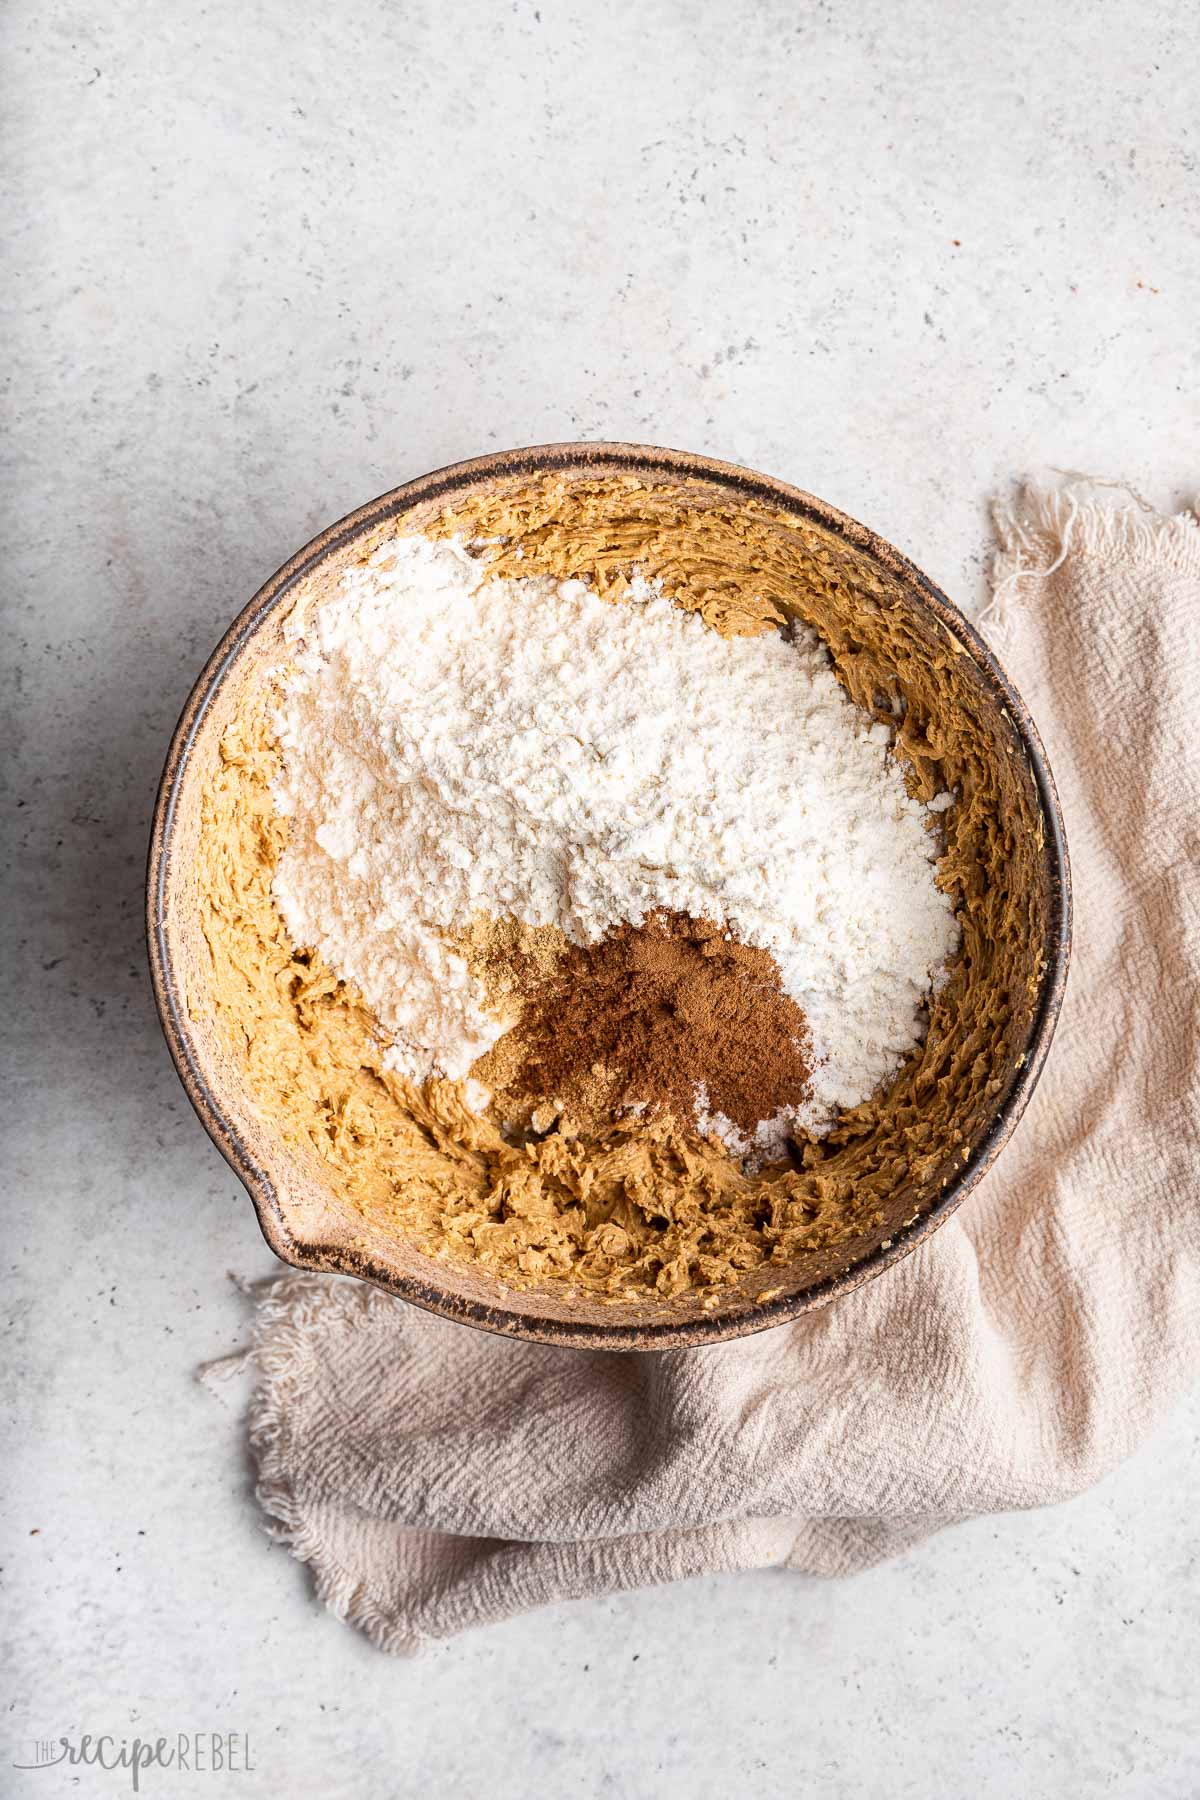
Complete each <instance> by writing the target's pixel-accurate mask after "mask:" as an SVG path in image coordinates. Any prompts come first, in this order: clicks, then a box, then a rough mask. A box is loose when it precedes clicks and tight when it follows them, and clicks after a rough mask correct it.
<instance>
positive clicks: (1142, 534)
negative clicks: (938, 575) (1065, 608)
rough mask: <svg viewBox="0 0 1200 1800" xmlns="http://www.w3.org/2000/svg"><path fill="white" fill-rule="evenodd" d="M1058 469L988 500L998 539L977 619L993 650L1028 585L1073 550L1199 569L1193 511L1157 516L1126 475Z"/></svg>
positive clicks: (1002, 641) (1007, 638) (1003, 639)
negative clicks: (1058, 477)
mask: <svg viewBox="0 0 1200 1800" xmlns="http://www.w3.org/2000/svg"><path fill="white" fill-rule="evenodd" d="M1060 473H1061V474H1062V475H1063V476H1064V477H1065V479H1064V480H1063V481H1062V482H1060V483H1059V484H1058V485H1052V484H1049V483H1043V482H1040V481H1027V482H1026V483H1024V485H1023V486H1022V487H1021V489H1020V490H1019V492H1018V493H1017V494H1016V496H1015V497H1014V498H1006V499H998V500H996V501H994V502H993V504H992V522H993V524H994V526H995V531H996V541H997V549H996V553H995V557H994V559H993V562H992V598H991V600H990V602H989V603H988V605H987V606H986V607H985V608H984V610H983V612H982V613H981V614H980V616H979V626H980V629H981V631H982V632H983V634H984V636H985V637H986V638H987V639H988V640H989V642H991V643H992V644H994V645H995V646H996V647H997V648H998V649H1004V648H1005V647H1006V646H1007V645H1008V644H1009V643H1010V642H1011V638H1012V630H1013V618H1014V614H1015V613H1016V612H1017V611H1019V609H1020V605H1021V600H1022V596H1023V593H1024V591H1025V589H1026V587H1027V585H1028V584H1035V585H1038V586H1040V585H1041V584H1042V583H1043V582H1045V581H1048V580H1049V579H1050V577H1051V576H1052V575H1053V574H1054V572H1055V570H1056V569H1059V568H1061V567H1062V564H1063V563H1064V562H1065V561H1066V559H1067V557H1068V556H1069V555H1071V554H1072V553H1074V554H1076V555H1084V556H1095V557H1099V558H1102V559H1103V560H1105V561H1106V562H1109V563H1119V562H1121V561H1123V560H1125V559H1126V558H1128V557H1131V556H1137V557H1138V558H1139V559H1141V560H1143V561H1145V560H1150V561H1154V562H1158V563H1163V564H1165V565H1166V566H1167V567H1169V568H1175V569H1177V570H1178V571H1179V573H1180V574H1187V575H1196V574H1198V573H1200V520H1198V519H1197V516H1196V513H1195V511H1192V512H1186V513H1178V514H1176V515H1175V516H1174V517H1173V518H1172V517H1164V516H1162V515H1161V514H1159V513H1157V512H1155V511H1154V510H1153V508H1151V507H1150V506H1149V505H1148V503H1147V502H1146V501H1145V500H1143V498H1142V496H1141V495H1140V494H1139V493H1137V491H1136V490H1135V489H1134V488H1131V487H1129V486H1128V485H1127V484H1126V483H1125V482H1120V481H1105V480H1101V479H1100V478H1098V477H1095V476H1090V475H1082V474H1080V473H1079V472H1078V471H1077V470H1074V469H1069V470H1063V471H1060ZM1103 489H1107V490H1110V497H1108V498H1101V497H1099V496H1098V494H1097V490H1103ZM1113 494H1123V495H1126V496H1128V497H1129V498H1130V499H1131V500H1132V501H1133V504H1132V505H1130V504H1120V503H1116V502H1114V500H1113V498H1112V497H1111V495H1113Z"/></svg>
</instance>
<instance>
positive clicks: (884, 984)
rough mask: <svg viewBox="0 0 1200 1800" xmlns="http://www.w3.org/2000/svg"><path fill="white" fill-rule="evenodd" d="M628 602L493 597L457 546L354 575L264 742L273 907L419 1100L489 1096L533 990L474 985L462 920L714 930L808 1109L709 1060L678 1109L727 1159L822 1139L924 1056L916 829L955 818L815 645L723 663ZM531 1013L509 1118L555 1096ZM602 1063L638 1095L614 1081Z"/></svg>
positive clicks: (643, 600)
mask: <svg viewBox="0 0 1200 1800" xmlns="http://www.w3.org/2000/svg"><path fill="white" fill-rule="evenodd" d="M620 598H621V599H622V600H624V602H625V603H624V604H616V603H614V600H613V599H612V598H608V597H602V596H601V595H600V594H599V593H597V592H596V591H594V590H593V589H592V588H590V587H589V586H588V584H587V583H586V582H584V581H582V580H579V579H577V578H569V579H559V578H555V577H548V576H534V577H530V578H520V579H496V578H493V577H491V576H489V572H488V568H487V565H486V563H485V562H483V561H481V560H479V559H478V558H477V557H476V556H475V555H473V554H472V553H471V549H470V548H468V546H467V545H466V544H464V543H463V542H461V541H455V540H431V539H425V538H420V537H408V538H401V539H397V540H395V541H394V542H392V543H389V544H386V545H384V546H383V547H382V548H381V549H380V550H378V551H377V552H376V553H375V554H374V555H373V556H372V557H371V558H370V559H369V560H368V561H367V562H366V563H365V564H364V565H362V566H359V567H358V568H355V569H352V570H351V571H349V572H348V573H347V574H346V575H345V576H344V577H343V580H342V587H341V592H340V593H339V594H338V595H337V596H336V597H335V598H334V599H332V600H331V601H329V602H327V603H326V604H325V605H323V606H321V607H320V608H319V609H317V611H316V612H315V614H314V616H313V617H312V619H311V620H309V621H307V622H306V623H305V624H304V626H303V635H302V638H301V640H300V642H299V644H298V647H297V653H296V659H295V670H294V673H293V674H292V676H291V678H290V680H289V682H288V686H287V691H286V693H285V696H284V700H283V704H282V706H281V708H280V710H279V714H278V717H277V719H276V729H277V733H278V740H279V744H280V747H281V749H282V753H283V761H282V768H281V771H280V773H279V775H278V777H277V779H276V782H275V786H274V793H275V799H276V804H277V806H278V807H279V810H280V811H281V812H282V813H283V814H284V815H286V817H287V819H288V837H287V844H286V847H285V849H284V851H283V854H282V856H281V857H280V859H279V863H278V867H277V869H276V873H275V880H274V893H275V897H276V900H277V902H278V904H279V907H280V910H281V912H282V914H283V917H284V919H285V921H286V924H287V926H288V929H289V932H290V933H291V935H292V938H293V939H294V941H295V942H296V944H298V945H300V946H303V947H305V948H308V949H312V950H315V951H316V952H318V953H319V955H320V956H321V957H322V958H323V959H324V961H325V962H327V963H328V964H329V965H330V966H331V967H332V968H333V970H334V971H335V972H336V973H337V975H338V976H339V977H341V978H342V979H343V980H345V981H347V982H350V983H353V984H354V985H355V986H356V987H357V988H358V989H359V990H360V991H361V993H362V996H363V998H364V1000H365V1001H366V1003H367V1005H368V1006H369V1007H370V1009H371V1010H372V1012H373V1013H374V1014H375V1015H376V1017H377V1018H378V1020H379V1022H380V1024H381V1026H382V1027H383V1029H384V1030H385V1031H386V1032H387V1034H388V1036H389V1038H390V1048H389V1050H388V1052H387V1055H386V1057H385V1062H386V1063H387V1064H388V1065H389V1066H390V1067H392V1068H394V1069H396V1070H397V1071H399V1072H401V1073H403V1074H405V1075H408V1076H411V1077H413V1078H414V1079H418V1080H421V1079H425V1078H427V1077H429V1076H431V1075H446V1076H449V1077H453V1078H461V1077H464V1076H466V1075H467V1074H468V1072H469V1071H470V1070H471V1069H472V1067H473V1066H475V1068H476V1073H477V1074H479V1075H480V1077H481V1079H485V1080H486V1079H487V1075H486V1074H485V1073H484V1072H483V1065H480V1064H479V1059H480V1058H484V1061H485V1064H486V1060H487V1056H488V1053H489V1052H492V1051H494V1049H495V1047H496V1046H497V1044H498V1043H499V1042H500V1040H501V1039H503V1038H504V1037H505V1035H506V1033H508V1032H509V1031H510V1030H511V1029H513V1028H514V1027H516V1026H517V1025H518V1022H519V1021H521V1020H522V1019H523V1014H524V1009H525V1005H526V998H527V996H526V994H525V993H524V991H523V987H522V982H521V981H520V980H514V979H513V976H512V973H511V972H510V977H509V979H508V980H507V982H504V981H491V982H489V981H487V980H485V979H483V978H481V975H480V973H479V972H478V970H477V968H476V967H475V966H473V964H472V961H471V958H470V956H469V955H468V954H467V947H466V946H464V944H463V943H462V941H461V937H462V933H463V931H464V929H467V928H468V923H469V922H470V921H472V920H475V919H478V918H479V917H480V916H482V917H483V918H484V919H485V920H489V919H490V920H495V919H512V920H515V921H516V922H517V924H518V925H519V926H521V927H524V928H528V929H532V930H535V931H537V930H542V931H547V930H548V931H552V932H555V933H557V934H559V935H560V936H561V938H562V939H563V940H564V941H565V943H566V944H568V945H570V946H573V947H575V949H576V950H583V949H586V948H588V947H590V946H597V945H602V944H604V943H609V944H615V945H617V946H619V947H621V948H620V949H619V951H618V955H627V954H628V953H629V951H630V946H631V939H630V937H629V936H628V934H627V935H626V936H625V937H622V936H621V935H620V933H621V931H622V928H624V927H632V928H634V929H635V930H638V929H641V930H645V929H646V927H647V921H648V920H649V921H655V920H659V921H661V920H662V919H663V918H667V917H669V918H671V919H676V920H678V919H685V920H690V921H692V922H701V921H704V922H707V926H706V928H708V927H711V928H714V929H715V930H716V931H717V933H718V934H728V937H727V938H726V937H724V936H722V937H720V941H722V942H726V941H728V942H731V943H734V944H736V945H737V946H738V947H739V948H741V949H744V950H746V951H755V950H756V951H758V952H763V953H765V954H766V958H767V963H768V964H771V966H772V968H773V970H777V982H778V1002H779V1003H780V1004H782V1003H784V1002H785V1001H786V1002H790V1003H791V1006H792V1009H793V1014H794V1021H793V1023H794V1025H795V1028H794V1030H793V1031H792V1032H791V1034H790V1036H789V1039H788V1042H789V1044H792V1045H794V1046H799V1045H801V1044H803V1046H804V1049H803V1061H804V1064H805V1065H806V1073H807V1075H808V1082H807V1088H806V1091H805V1093H804V1094H803V1095H797V1093H796V1088H795V1084H794V1083H789V1084H785V1085H786V1094H785V1093H784V1092H783V1091H782V1090H780V1089H779V1088H778V1086H777V1085H776V1086H775V1087H773V1086H772V1084H771V1082H770V1081H765V1082H764V1084H763V1086H762V1090H761V1094H760V1101H759V1107H758V1111H757V1116H756V1117H753V1116H751V1115H752V1114H753V1113H754V1112H755V1107H754V1105H753V1104H752V1103H746V1102H745V1100H744V1097H743V1098H742V1099H739V1100H737V1101H733V1100H729V1099H728V1095H727V1094H726V1090H725V1089H724V1088H723V1087H722V1086H721V1085H720V1081H719V1070H718V1069H717V1067H716V1061H714V1059H713V1058H711V1057H710V1058H709V1059H708V1063H709V1064H710V1065H712V1066H706V1065H705V1064H704V1062H703V1059H701V1061H699V1062H698V1063H697V1064H696V1066H695V1067H694V1068H693V1069H692V1071H691V1075H690V1080H686V1076H685V1073H684V1072H682V1071H681V1072H680V1073H679V1075H678V1078H675V1077H672V1079H671V1082H670V1083H668V1084H667V1086H669V1089H670V1093H669V1103H670V1104H671V1105H672V1106H673V1107H675V1108H681V1107H683V1106H684V1105H685V1104H687V1102H688V1101H689V1100H690V1109H691V1116H692V1119H693V1120H699V1121H702V1122H703V1123H704V1126H705V1128H706V1129H710V1130H715V1131H717V1132H718V1134H719V1135H721V1136H722V1137H723V1138H724V1140H725V1141H726V1142H727V1143H728V1144H730V1146H731V1147H733V1148H735V1149H737V1150H738V1151H739V1152H741V1151H743V1150H747V1149H750V1148H752V1147H753V1145H754V1142H755V1139H756V1135H757V1136H758V1142H759V1147H760V1148H764V1149H765V1148H766V1147H768V1146H769V1147H770V1149H771V1150H772V1151H775V1150H777V1149H778V1148H779V1147H780V1146H781V1145H782V1142H783V1138H784V1137H785V1136H786V1131H782V1130H781V1129H780V1128H781V1127H786V1125H787V1124H789V1123H793V1122H796V1121H799V1122H801V1123H803V1124H805V1125H807V1126H808V1127H809V1128H810V1129H812V1130H813V1131H817V1132H819V1131H821V1130H824V1129H827V1128H828V1126H829V1124H830V1122H831V1120H832V1118H833V1117H834V1115H835V1113H836V1111H837V1110H838V1109H839V1108H848V1107H853V1106H855V1105H857V1104H858V1103H859V1102H861V1101H863V1100H865V1099H866V1098H867V1097H868V1096H869V1095H871V1094H872V1093H873V1092H875V1091H876V1090H877V1089H878V1088H879V1086H880V1085H881V1083H882V1082H883V1081H884V1080H885V1079H886V1078H887V1077H888V1076H890V1075H891V1074H893V1073H894V1072H895V1070H896V1069H897V1068H898V1067H899V1066H900V1064H901V1062H902V1061H903V1059H904V1058H905V1056H906V1055H907V1054H908V1053H909V1051H910V1050H911V1049H912V1048H913V1047H914V1046H915V1045H916V1044H917V1043H918V1042H919V1041H920V1039H921V1036H922V1034H923V1029H924V1023H925V1015H924V1011H923V1008H924V1005H925V1002H926V1000H927V998H928V996H929V994H930V992H931V990H933V989H935V987H936V984H937V983H938V981H939V979H940V977H941V973H942V971H943V970H944V967H945V964H946V961H947V958H948V957H949V956H950V955H951V954H952V952H953V951H954V949H955V947H956V944H957V925H956V922H955V919H954V914H953V908H952V904H951V900H950V898H949V897H948V896H947V895H946V894H945V893H943V892H941V891H940V890H939V889H938V887H937V886H936V885H935V881H934V861H935V858H936V856H937V854H938V848H939V842H938V838H937V836H936V835H935V833H934V831H933V830H932V829H931V822H932V820H933V819H934V817H935V816H936V814H937V813H938V812H939V811H940V810H942V809H944V807H945V806H946V805H948V804H949V803H950V796H949V795H946V794H939V795H937V796H935V797H934V800H933V803H932V805H929V804H924V803H922V802H921V801H920V800H918V799H916V798H914V797H913V796H911V795H910V794H909V793H908V792H907V790H906V787H905V783H904V779H903V775H902V772H901V769H900V766H899V765H898V764H897V762H896V760H895V758H894V757H893V755H892V751H891V747H892V739H893V733H892V731H891V729H890V728H889V727H888V726H887V725H885V724H882V723H880V722H878V721H873V720H872V719H871V717H870V716H869V715H868V714H866V713H865V712H863V711H860V710H859V709H858V708H857V707H855V706H854V705H853V703H852V702H851V701H850V700H849V699H848V698H847V696H846V694H845V692H844V691H843V689H842V687H841V686H840V685H839V683H838V682H837V680H836V679H835V677H834V675H833V673H832V670H831V668H830V665H829V659H828V656H827V654H826V652H825V651H824V649H823V648H822V646H821V643H820V640H819V639H818V638H817V637H816V635H815V633H813V632H812V631H810V630H808V629H807V628H805V627H803V626H795V627H793V628H792V629H791V631H790V632H789V633H788V634H787V635H786V636H785V635H784V634H782V633H778V632H768V633H764V634H763V635H760V636H754V637H746V636H738V637H729V638H726V637H722V636H719V635H718V634H717V633H716V632H713V631H711V630H710V629H709V628H708V627H707V626H706V625H705V624H704V623H703V621H702V620H701V619H700V618H699V617H697V616H696V615H695V614H694V613H691V612H686V611H683V610H682V609H680V608H678V607H676V606H674V605H673V604H672V602H671V600H670V598H669V597H668V596H667V595H666V594H664V593H663V591H662V588H661V584H660V583H656V582H652V581H647V580H644V579H642V578H640V577H638V576H637V575H636V574H635V576H634V578H633V579H632V580H631V581H630V582H629V583H628V584H627V588H626V591H625V592H624V593H623V594H622V595H621V596H620ZM614 934H616V935H614ZM669 935H670V934H669V933H668V936H669ZM654 937H655V926H654V924H653V923H652V924H651V926H650V927H649V930H648V933H647V935H646V936H645V939H644V942H645V944H646V945H647V946H650V945H652V944H653V940H654ZM679 941H680V942H686V941H688V940H686V939H680V940H679ZM658 948H659V949H660V950H661V949H662V946H661V945H660V946H658ZM603 961H604V959H603V957H602V958H601V963H603ZM590 966H591V967H593V968H594V969H595V968H597V967H598V966H599V965H596V964H595V963H593V964H592V965H590ZM576 972H578V966H577V971H576ZM610 972H611V971H610ZM548 993H549V990H548V989H547V990H546V992H545V994H543V999H545V998H546V995H547V994H548ZM560 998H561V997H560ZM610 999H611V996H610ZM539 1004H540V1002H539ZM560 1012H561V1005H560ZM535 1014H536V1007H535V1011H534V1013H531V1014H530V1015H529V1017H528V1018H527V1019H525V1020H524V1024H523V1026H522V1029H523V1030H524V1031H525V1033H526V1040H527V1050H528V1054H527V1055H526V1059H525V1064H524V1070H525V1072H524V1075H523V1076H522V1077H521V1080H522V1081H523V1083H524V1086H523V1089H522V1091H523V1092H524V1093H525V1095H526V1097H528V1096H529V1094H530V1091H531V1088H532V1086H533V1085H535V1082H534V1071H535V1067H537V1066H540V1067H541V1068H542V1070H543V1072H544V1074H545V1078H546V1080H547V1081H548V1082H551V1083H552V1084H553V1080H554V1079H555V1077H554V1075H553V1067H554V1065H553V1063H552V1062H548V1061H547V1060H546V1057H547V1056H548V1055H550V1052H549V1050H548V1049H547V1050H544V1051H543V1052H540V1053H539V1054H541V1055H542V1062H541V1064H540V1065H537V1064H536V1059H535V1058H534V1045H535V1042H536V1040H537V1037H538V1028H537V1020H536V1016H535ZM795 1021H800V1022H799V1023H795ZM577 1023H580V1022H579V1021H577ZM612 1024H613V1021H612V1017H611V1015H610V1016H609V1018H608V1026H607V1028H606V1029H608V1031H609V1036H610V1039H611V1038H612ZM548 1027H549V1016H548V1015H547V1030H545V1031H543V1033H542V1037H543V1038H547V1037H548V1036H549V1035H551V1034H550V1033H549V1030H548ZM616 1041H617V1040H616V1039H612V1042H613V1043H614V1044H615V1042H616ZM795 1054H796V1055H797V1056H799V1054H800V1052H799V1049H798V1048H797V1049H796V1052H795ZM611 1056H615V1050H611V1049H610V1057H611ZM531 1058H533V1060H531ZM592 1060H593V1061H599V1063H600V1065H601V1066H602V1067H603V1068H604V1069H606V1070H609V1073H608V1075H606V1076H605V1077H604V1079H605V1080H607V1081H609V1083H610V1088H611V1091H612V1093H613V1094H614V1095H616V1094H618V1093H622V1094H628V1093H629V1092H632V1091H633V1090H632V1089H630V1087H629V1084H628V1081H625V1084H624V1086H622V1078H623V1077H626V1076H628V1075H629V1074H630V1072H631V1071H630V1068H629V1066H628V1062H626V1063H625V1064H623V1065H622V1066H621V1067H620V1068H611V1069H610V1065H609V1063H607V1062H605V1060H604V1057H603V1056H599V1057H593V1058H592ZM716 1060H717V1061H719V1059H716ZM589 1066H590V1065H589ZM562 1073H564V1072H563V1071H560V1074H562ZM597 1079H599V1078H597ZM685 1081H686V1086H687V1088H688V1090H689V1092H688V1093H687V1094H685V1091H684V1085H681V1084H684V1083H685ZM714 1083H716V1085H714ZM489 1085H491V1084H490V1083H489ZM562 1085H563V1081H562V1079H559V1086H560V1087H561V1086H562ZM663 1092H664V1093H665V1092H666V1088H664V1089H663ZM723 1096H724V1097H723ZM547 1097H548V1098H551V1099H553V1098H554V1097H555V1096H553V1095H548V1096H547ZM560 1097H561V1096H560ZM479 1098H480V1099H481V1098H482V1096H479ZM579 1098H580V1096H578V1095H577V1100H579ZM625 1103H630V1102H627V1101H626V1102H625ZM632 1103H635V1104H636V1103H637V1102H636V1101H635V1102H632ZM731 1107H732V1110H730V1108H731ZM764 1125H765V1127H766V1132H765V1135H763V1134H761V1133H760V1129H759V1128H760V1126H764Z"/></svg>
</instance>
